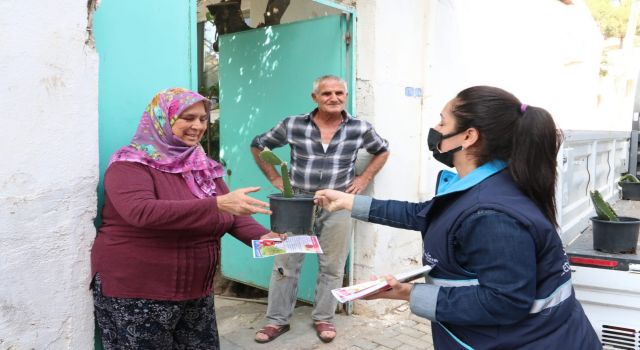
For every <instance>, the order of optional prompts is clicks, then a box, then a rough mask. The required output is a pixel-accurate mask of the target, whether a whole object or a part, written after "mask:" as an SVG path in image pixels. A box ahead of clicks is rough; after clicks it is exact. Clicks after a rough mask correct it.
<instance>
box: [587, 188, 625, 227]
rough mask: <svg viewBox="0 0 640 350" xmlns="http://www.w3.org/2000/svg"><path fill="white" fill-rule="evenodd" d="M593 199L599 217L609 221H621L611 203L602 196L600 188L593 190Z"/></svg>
mask: <svg viewBox="0 0 640 350" xmlns="http://www.w3.org/2000/svg"><path fill="white" fill-rule="evenodd" d="M591 201H592V202H593V206H594V207H595V208H596V214H597V215H598V219H601V220H607V221H620V219H618V215H617V214H616V212H615V211H614V210H613V208H611V206H610V205H609V203H607V201H605V200H604V199H603V198H602V195H601V194H600V192H598V190H595V191H591Z"/></svg>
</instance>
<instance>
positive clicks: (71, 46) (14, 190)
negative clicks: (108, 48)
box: [0, 0, 98, 349]
mask: <svg viewBox="0 0 640 350" xmlns="http://www.w3.org/2000/svg"><path fill="white" fill-rule="evenodd" d="M86 27H87V2H86V1H83V2H79V1H75V0H45V1H40V2H38V3H37V4H36V3H34V2H32V1H2V2H0V47H1V48H2V49H1V50H0V77H2V78H1V79H2V84H0V105H2V114H1V116H0V118H1V123H2V125H3V127H2V129H3V132H2V137H1V138H0V150H1V151H0V152H1V153H0V154H1V162H2V166H0V208H1V209H0V349H91V348H92V347H93V314H92V312H93V308H92V303H91V297H90V293H89V290H88V283H89V249H90V244H91V242H92V240H93V238H94V236H95V229H94V227H93V218H94V216H95V214H96V185H97V182H98V132H97V131H98V127H97V125H98V112H97V110H98V109H97V106H98V100H97V96H98V91H97V89H98V84H97V79H98V63H97V62H98V60H97V56H96V54H95V51H94V49H93V48H91V47H88V46H87V45H85V40H86V39H87V31H86Z"/></svg>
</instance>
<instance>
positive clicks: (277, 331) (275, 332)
mask: <svg viewBox="0 0 640 350" xmlns="http://www.w3.org/2000/svg"><path fill="white" fill-rule="evenodd" d="M289 329H291V327H289V325H288V324H285V325H284V326H279V327H278V326H273V325H266V326H264V327H262V328H260V330H259V331H257V332H256V336H257V335H258V333H262V334H264V335H266V336H267V339H258V338H257V337H256V338H254V339H253V340H255V341H256V342H257V343H268V342H270V341H272V340H274V339H276V338H277V337H279V336H280V335H281V334H283V333H286V332H287V331H288V330H289Z"/></svg>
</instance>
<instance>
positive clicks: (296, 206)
mask: <svg viewBox="0 0 640 350" xmlns="http://www.w3.org/2000/svg"><path fill="white" fill-rule="evenodd" d="M260 159H262V160H263V161H264V162H266V163H267V164H270V165H273V166H275V167H280V176H281V177H282V185H283V186H282V187H283V190H282V193H277V194H271V195H269V196H267V197H268V198H269V206H270V207H271V212H272V214H271V230H272V231H274V232H281V233H290V234H298V235H307V234H311V233H312V230H313V217H314V203H313V196H310V195H303V194H294V193H293V188H292V187H291V180H290V179H289V169H288V166H287V163H286V162H283V161H282V160H280V158H278V156H276V155H275V154H274V153H273V152H272V151H271V150H270V149H268V148H266V147H265V149H264V150H262V152H260Z"/></svg>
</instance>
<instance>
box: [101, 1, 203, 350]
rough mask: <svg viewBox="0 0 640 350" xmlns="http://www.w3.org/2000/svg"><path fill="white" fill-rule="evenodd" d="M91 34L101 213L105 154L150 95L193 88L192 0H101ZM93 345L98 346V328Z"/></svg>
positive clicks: (127, 134) (129, 131)
mask: <svg viewBox="0 0 640 350" xmlns="http://www.w3.org/2000/svg"><path fill="white" fill-rule="evenodd" d="M93 33H94V35H95V42H96V50H97V52H98V56H99V60H100V68H99V82H98V110H99V121H98V125H99V131H98V132H99V146H100V185H99V188H98V213H100V211H101V208H102V203H103V202H104V198H103V195H102V192H103V190H102V188H103V187H102V186H103V185H102V180H103V176H104V171H105V169H106V167H107V164H108V162H109V158H110V157H111V154H112V153H113V152H114V151H115V150H116V149H118V148H120V147H122V146H125V145H127V144H128V143H129V142H130V141H131V138H132V137H133V134H134V133H135V131H136V127H137V125H138V122H139V120H140V117H141V115H142V112H143V110H144V109H145V108H146V106H147V103H149V101H150V100H151V98H152V97H153V95H154V94H155V93H156V92H158V91H159V90H161V89H165V88H168V87H174V86H177V87H184V88H190V89H192V90H196V89H197V86H198V84H197V81H196V79H197V63H196V59H197V56H196V54H195V53H196V0H188V1H174V0H135V1H118V0H102V1H100V5H99V7H98V9H97V10H96V13H95V16H94V22H93ZM99 222H100V219H99V218H98V219H97V220H96V224H97V225H98V224H99ZM95 347H96V349H102V341H101V337H100V334H99V332H98V329H97V328H96V343H95Z"/></svg>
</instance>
